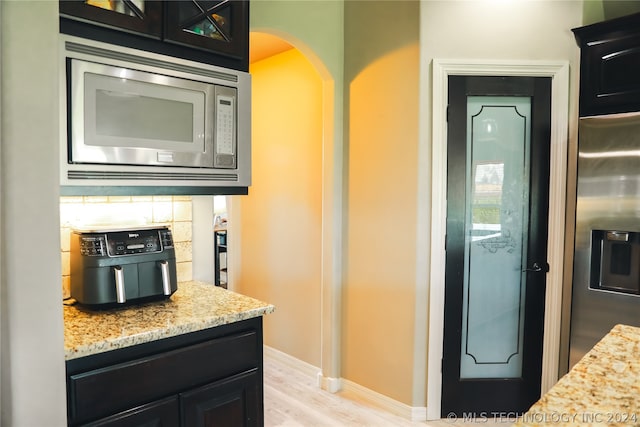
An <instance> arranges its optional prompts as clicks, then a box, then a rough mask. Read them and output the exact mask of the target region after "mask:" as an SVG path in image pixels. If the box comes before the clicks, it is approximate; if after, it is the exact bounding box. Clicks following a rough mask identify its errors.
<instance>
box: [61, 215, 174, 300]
mask: <svg viewBox="0 0 640 427" xmlns="http://www.w3.org/2000/svg"><path fill="white" fill-rule="evenodd" d="M70 262H71V278H70V282H71V283H70V285H71V297H72V298H74V299H75V300H76V301H78V303H80V304H82V305H86V306H90V307H93V308H109V307H114V306H119V305H126V304H134V303H141V302H146V301H150V300H158V299H165V298H169V297H170V296H171V295H172V294H173V293H174V292H175V291H176V290H178V281H177V275H176V255H175V250H174V248H173V238H172V236H171V230H169V228H168V227H150V228H132V229H109V230H102V231H99V230H73V231H72V233H71V261H70Z"/></svg>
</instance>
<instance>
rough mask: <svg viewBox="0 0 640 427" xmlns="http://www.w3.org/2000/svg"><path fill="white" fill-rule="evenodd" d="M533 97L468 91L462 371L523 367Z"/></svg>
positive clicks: (488, 374)
mask: <svg viewBox="0 0 640 427" xmlns="http://www.w3.org/2000/svg"><path fill="white" fill-rule="evenodd" d="M530 123H531V98H529V97H486V96H471V97H468V98H467V165H466V168H467V170H466V176H467V184H466V200H467V205H466V209H465V212H466V213H465V229H466V230H467V233H466V239H465V250H464V284H463V308H462V346H461V355H460V378H467V379H470V378H518V377H520V376H521V374H522V348H523V327H524V315H525V313H524V297H525V288H526V274H525V273H523V270H524V268H525V265H526V259H527V254H526V248H527V241H526V236H527V231H528V221H529V218H528V206H529V152H530V149H529V144H530V134H531V132H530Z"/></svg>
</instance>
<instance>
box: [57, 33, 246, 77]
mask: <svg viewBox="0 0 640 427" xmlns="http://www.w3.org/2000/svg"><path fill="white" fill-rule="evenodd" d="M65 48H66V49H67V50H68V51H69V52H76V53H82V54H87V55H93V56H99V57H103V58H109V59H115V60H118V61H125V62H131V63H136V64H140V65H148V66H152V67H158V68H164V69H166V70H172V71H178V72H182V73H189V74H196V75H200V76H203V77H210V78H214V79H219V80H225V81H228V82H234V83H235V82H237V81H238V76H237V75H235V74H231V73H225V72H223V71H216V70H211V69H206V68H199V67H192V66H190V65H184V64H179V63H174V62H169V61H163V60H161V59H154V58H148V57H144V56H139V55H131V54H129V53H125V52H117V51H115V50H111V49H103V48H100V47H95V46H88V45H84V44H81V43H74V42H70V41H68V42H66V43H65Z"/></svg>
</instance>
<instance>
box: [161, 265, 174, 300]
mask: <svg viewBox="0 0 640 427" xmlns="http://www.w3.org/2000/svg"><path fill="white" fill-rule="evenodd" d="M159 264H160V272H161V273H162V291H163V292H164V294H165V295H171V280H170V279H169V277H170V276H169V262H167V261H160V263H159Z"/></svg>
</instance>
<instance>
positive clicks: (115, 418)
mask: <svg viewBox="0 0 640 427" xmlns="http://www.w3.org/2000/svg"><path fill="white" fill-rule="evenodd" d="M178 425H180V405H179V403H178V399H177V398H176V397H171V398H169V399H163V400H159V401H157V402H151V403H149V404H147V405H142V406H139V407H137V408H133V409H130V410H128V411H124V412H120V413H118V414H115V415H112V416H110V417H106V418H102V419H101V420H98V421H94V422H90V423H88V424H85V426H87V427H143V426H144V427H173V426H178Z"/></svg>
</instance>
